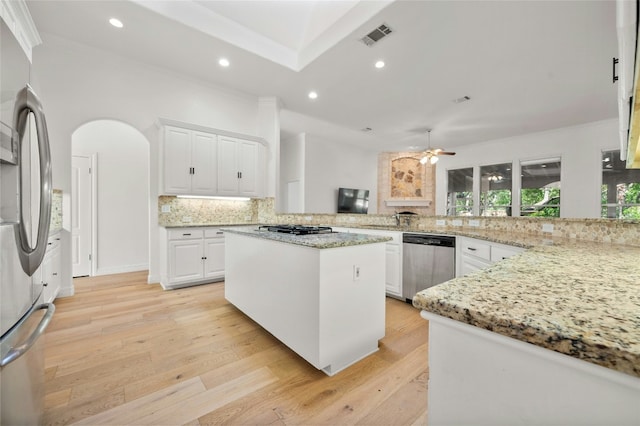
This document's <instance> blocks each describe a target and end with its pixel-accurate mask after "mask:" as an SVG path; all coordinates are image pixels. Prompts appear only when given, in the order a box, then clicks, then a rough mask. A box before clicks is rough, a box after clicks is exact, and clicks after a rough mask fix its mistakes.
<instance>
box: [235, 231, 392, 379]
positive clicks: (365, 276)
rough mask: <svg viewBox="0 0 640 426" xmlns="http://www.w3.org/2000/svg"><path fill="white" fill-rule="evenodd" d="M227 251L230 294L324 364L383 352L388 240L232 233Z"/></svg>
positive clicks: (338, 365) (335, 365)
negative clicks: (320, 243) (314, 243)
mask: <svg viewBox="0 0 640 426" xmlns="http://www.w3.org/2000/svg"><path fill="white" fill-rule="evenodd" d="M225 252H226V261H225V271H226V279H225V298H226V299H227V300H228V301H229V302H231V303H232V304H233V305H235V306H236V307H237V308H238V309H240V310H241V311H242V312H243V313H245V314H246V315H247V316H249V317H250V318H251V319H253V320H254V321H256V322H257V323H258V324H260V325H261V326H262V327H263V328H264V329H265V330H267V331H268V332H269V333H271V334H273V335H274V336H275V337H276V338H278V339H279V340H280V341H281V342H283V343H284V344H285V345H287V346H288V347H289V348H291V349H292V350H293V351H294V352H296V353H297V354H298V355H300V356H301V357H302V358H304V359H305V360H306V361H308V362H309V363H310V364H312V365H313V366H314V367H316V368H317V369H319V370H322V371H324V372H325V373H326V374H327V375H329V376H331V375H334V374H336V373H337V372H339V371H341V370H343V369H344V368H346V367H348V366H350V365H352V364H353V363H355V362H357V361H359V360H361V359H362V358H364V357H366V356H367V355H370V354H371V353H373V352H375V351H377V350H378V340H380V339H381V338H383V337H384V332H385V283H384V277H385V244H384V242H382V243H373V244H361V245H351V246H347V247H337V248H322V249H318V248H312V247H305V246H301V245H296V244H289V243H285V242H279V241H272V240H268V239H263V238H257V237H252V236H245V235H240V234H234V233H231V232H228V233H227V234H226V242H225ZM356 268H357V271H356ZM356 275H357V276H356Z"/></svg>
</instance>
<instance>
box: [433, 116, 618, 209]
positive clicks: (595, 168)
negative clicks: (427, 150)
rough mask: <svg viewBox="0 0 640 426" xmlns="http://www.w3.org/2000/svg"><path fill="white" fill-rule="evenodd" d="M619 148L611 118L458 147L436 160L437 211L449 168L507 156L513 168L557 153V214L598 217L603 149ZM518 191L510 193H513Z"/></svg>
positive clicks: (441, 204)
mask: <svg viewBox="0 0 640 426" xmlns="http://www.w3.org/2000/svg"><path fill="white" fill-rule="evenodd" d="M618 148H619V145H618V121H617V120H616V119H612V120H604V121H598V122H594V123H588V124H584V125H580V126H572V127H565V128H561V129H555V130H549V131H546V132H539V133H531V134H527V135H523V136H518V137H513V138H508V139H500V140H495V141H490V142H486V143H482V144H476V145H473V146H462V147H457V148H456V149H454V151H456V156H454V157H442V158H441V159H440V161H439V162H438V164H437V169H436V214H438V215H444V214H446V197H447V186H446V185H447V170H448V169H458V168H463V167H472V166H483V165H489V164H499V163H507V162H512V163H513V164H514V170H515V171H518V170H519V167H517V165H519V162H520V161H521V160H535V159H541V158H549V157H558V156H559V157H561V158H562V166H561V167H562V170H561V176H560V179H561V208H560V214H561V216H562V217H570V218H598V217H600V185H601V182H602V157H601V155H602V151H603V150H605V149H618ZM514 180H515V179H514ZM518 196H519V195H518V194H515V193H514V199H516V198H518Z"/></svg>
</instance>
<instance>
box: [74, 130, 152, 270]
mask: <svg viewBox="0 0 640 426" xmlns="http://www.w3.org/2000/svg"><path fill="white" fill-rule="evenodd" d="M71 153H72V200H71V205H72V214H71V223H72V226H71V228H72V256H71V257H72V265H73V276H74V277H76V276H83V275H105V274H113V273H120V272H131V271H138V270H145V269H148V267H149V143H148V141H147V139H146V138H145V137H144V135H143V134H142V133H140V131H138V130H137V129H136V128H134V127H133V126H131V125H129V124H126V123H123V122H120V121H116V120H95V121H91V122H88V123H85V124H83V125H82V126H80V127H79V128H78V129H76V130H75V131H74V132H73V134H72V136H71Z"/></svg>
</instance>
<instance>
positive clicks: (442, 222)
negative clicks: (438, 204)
mask: <svg viewBox="0 0 640 426" xmlns="http://www.w3.org/2000/svg"><path fill="white" fill-rule="evenodd" d="M446 223H447V221H446V220H444V219H437V220H436V226H445V225H446Z"/></svg>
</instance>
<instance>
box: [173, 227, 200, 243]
mask: <svg viewBox="0 0 640 426" xmlns="http://www.w3.org/2000/svg"><path fill="white" fill-rule="evenodd" d="M168 234H169V239H170V240H193V239H198V238H203V236H204V232H203V231H202V229H188V228H182V229H169V232H168Z"/></svg>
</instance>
